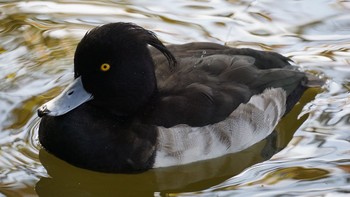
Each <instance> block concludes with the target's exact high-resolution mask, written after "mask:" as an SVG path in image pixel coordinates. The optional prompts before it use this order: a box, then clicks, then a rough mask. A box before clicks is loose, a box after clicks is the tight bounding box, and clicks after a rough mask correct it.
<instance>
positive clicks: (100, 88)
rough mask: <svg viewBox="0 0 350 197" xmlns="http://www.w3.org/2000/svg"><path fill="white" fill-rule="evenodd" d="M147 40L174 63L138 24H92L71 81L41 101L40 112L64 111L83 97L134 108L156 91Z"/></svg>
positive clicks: (119, 110) (119, 109)
mask: <svg viewBox="0 0 350 197" xmlns="http://www.w3.org/2000/svg"><path fill="white" fill-rule="evenodd" d="M148 45H151V46H153V47H155V48H157V49H158V50H160V51H161V52H162V53H163V54H164V55H165V57H166V58H167V59H168V61H169V64H170V65H171V66H174V65H175V63H176V60H175V58H174V56H173V55H172V54H171V53H170V52H169V51H168V49H167V48H166V47H165V46H164V45H163V44H162V43H161V41H159V40H158V38H157V37H156V36H155V34H154V33H153V32H151V31H148V30H145V29H144V28H142V27H140V26H137V25H135V24H132V23H110V24H107V25H103V26H100V27H96V28H94V29H92V30H91V31H89V32H88V33H87V34H86V35H85V36H84V37H83V39H82V40H81V41H80V43H79V44H78V46H77V49H76V51H75V56H74V73H75V80H74V82H73V84H71V85H70V86H68V87H67V88H66V89H65V90H64V91H63V92H62V93H61V94H60V95H59V96H58V97H56V98H55V99H53V100H51V101H49V102H48V103H46V104H44V105H43V106H41V107H40V108H39V110H38V114H39V116H44V115H50V116H59V115H63V114H65V113H67V112H69V111H70V110H72V109H74V108H76V107H78V106H79V105H81V104H83V103H85V102H87V101H89V103H90V104H93V105H97V106H99V107H102V108H105V109H107V110H109V111H111V112H112V113H115V114H119V115H129V114H132V113H134V112H136V111H137V110H138V109H139V108H140V107H141V106H143V105H144V104H146V103H147V102H148V100H149V99H150V97H151V96H152V95H153V94H155V93H156V92H157V84H156V78H155V74H154V64H153V60H152V57H151V55H150V52H149V49H148Z"/></svg>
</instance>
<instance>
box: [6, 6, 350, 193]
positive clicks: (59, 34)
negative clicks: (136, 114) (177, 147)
mask: <svg viewBox="0 0 350 197" xmlns="http://www.w3.org/2000/svg"><path fill="white" fill-rule="evenodd" d="M349 10H350V2H349V1H334V0H333V1H332V0H321V1H292V0H289V1H288V0H283V1H272V0H262V1H244V0H237V1H224V0H216V1H210V0H203V1H197V0H191V1H184V0H180V1H179V0H164V1H140V0H124V1H118V2H117V1H108V0H104V1H83V0H77V1H65V0H56V1H2V3H0V24H1V25H0V196H1V194H2V195H5V196H36V195H38V194H39V195H41V196H55V195H56V196H87V195H90V196H101V195H106V196H107V195H113V194H121V195H122V196H133V195H136V196H154V195H158V196H159V195H160V196H166V195H180V196H181V195H184V196H186V195H189V196H193V195H198V196H213V195H218V196H220V195H223V196H225V195H228V196H230V195H237V196H253V195H260V196H273V195H283V194H288V195H294V196H300V195H321V194H324V193H329V194H334V195H340V194H342V193H348V192H350V184H349V182H350V181H349V180H350V157H349V155H350V154H349V153H350V144H349V143H350V131H349V130H350V123H349V118H350V115H349V114H350V100H349V98H350V97H349V88H350V85H349V84H350V67H349V66H350V14H349V13H350V11H349ZM116 21H128V22H135V23H137V24H139V25H141V26H143V27H145V28H147V29H150V30H153V31H155V32H156V33H157V35H158V36H159V38H160V39H161V40H163V41H164V42H165V43H184V42H191V41H210V42H216V43H222V44H227V45H230V46H234V47H251V48H255V49H262V50H274V51H278V52H281V53H283V54H285V55H287V56H289V57H291V58H292V59H293V60H294V61H295V62H296V63H297V65H298V66H299V67H300V68H301V69H304V70H310V72H312V73H315V74H317V75H319V76H321V77H324V78H327V79H329V80H328V82H327V84H326V86H325V89H324V90H323V92H322V93H320V94H318V95H317V96H316V99H315V100H313V98H314V96H315V95H316V94H317V93H319V92H318V91H319V90H311V91H309V92H307V93H306V94H305V95H304V100H303V101H302V102H301V104H300V105H298V106H297V107H296V108H295V109H294V111H293V112H292V113H291V114H290V115H289V116H287V117H285V118H284V120H283V121H282V122H281V123H280V124H279V125H278V127H277V128H276V132H275V133H274V134H273V135H271V136H270V138H269V139H268V140H266V141H263V142H261V143H259V144H257V145H255V146H253V147H252V148H250V149H247V150H245V151H243V152H241V153H237V154H233V155H230V156H227V157H222V158H218V159H214V160H210V161H206V162H199V163H194V164H190V165H186V166H180V167H173V168H165V169H156V170H151V171H148V172H146V173H143V174H137V175H111V174H101V173H95V172H90V171H86V170H82V169H77V168H75V167H72V166H70V165H67V164H66V163H64V162H62V161H60V160H58V159H57V158H55V157H53V156H51V155H50V154H48V153H46V152H45V151H43V150H41V148H40V145H39V143H38V139H37V127H38V122H39V119H38V118H37V117H36V114H35V111H36V108H37V107H38V106H39V105H40V104H42V103H43V102H45V101H47V100H49V99H50V98H52V97H54V96H55V95H57V94H58V93H59V92H60V90H61V89H62V88H63V87H65V85H66V84H67V83H68V82H69V81H70V80H71V78H72V64H73V55H74V50H75V46H76V44H77V43H78V41H79V40H80V38H81V37H82V36H83V35H84V34H85V32H86V31H87V30H89V29H91V28H92V27H94V26H97V25H101V24H104V23H109V22H116ZM311 100H313V101H311ZM298 116H299V119H298V118H297V117H298ZM295 131H296V133H294V132H295ZM272 145H273V146H272ZM286 146H287V147H286ZM284 147H286V148H284ZM281 149H283V150H282V151H280V152H278V153H277V154H274V153H275V151H278V150H281ZM39 150H40V152H39ZM272 155H273V156H272ZM271 156H272V158H270V157H271ZM268 158H270V159H268ZM266 159H268V160H267V161H265V162H262V161H264V160H266ZM237 161H238V162H237ZM259 162H260V163H259ZM242 171H243V172H242ZM113 196H115V195H113Z"/></svg>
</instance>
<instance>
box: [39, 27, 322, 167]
mask: <svg viewBox="0 0 350 197" xmlns="http://www.w3.org/2000/svg"><path fill="white" fill-rule="evenodd" d="M315 85H317V86H320V85H322V82H320V80H318V78H317V77H315V76H312V75H311V74H307V73H306V72H303V71H300V70H298V69H297V68H296V66H294V65H292V60H291V59H290V58H287V57H285V56H283V55H281V54H279V53H276V52H269V51H259V50H254V49H249V48H232V47H229V46H225V45H221V44H217V43H210V42H191V43H185V44H170V45H164V44H163V43H162V42H161V41H160V40H159V39H158V38H157V36H156V34H155V33H154V32H152V31H150V30H147V29H145V28H143V27H141V26H138V25H136V24H134V23H127V22H116V23H108V24H104V25H102V26H98V27H95V28H93V29H92V30H90V31H88V32H87V33H86V34H85V36H84V37H83V38H82V39H81V41H80V42H79V43H78V45H77V48H76V51H75V54H74V80H73V81H72V83H71V84H70V85H68V86H67V87H66V89H64V90H63V91H62V92H61V93H60V94H59V95H58V96H57V97H55V98H54V99H52V100H50V101H48V102H47V103H45V104H43V105H42V106H40V107H39V108H38V111H37V112H38V116H39V117H41V120H40V125H39V131H38V135H39V142H40V144H41V145H42V147H43V148H44V149H45V150H46V151H48V152H49V153H50V154H53V155H55V156H56V157H58V158H60V159H62V160H64V161H66V162H68V163H70V164H72V165H74V166H77V167H80V168H84V169H88V170H93V171H100V172H107V173H138V172H144V171H147V170H149V169H153V168H161V167H169V166H176V165H184V164H188V163H192V162H199V161H203V160H208V159H213V158H216V157H220V156H224V155H227V154H230V153H235V152H238V151H242V150H244V149H246V148H248V147H250V146H252V145H254V144H255V143H257V142H259V141H261V140H263V139H264V138H266V137H267V136H268V135H269V134H271V132H272V131H273V130H274V128H275V126H276V125H277V123H278V122H279V120H280V119H281V118H282V117H283V116H284V115H285V114H287V113H288V112H289V111H290V110H291V109H292V108H293V106H294V105H295V104H296V103H297V102H298V100H299V99H300V97H301V95H302V94H303V93H304V92H305V91H306V90H307V89H308V88H310V87H314V86H315ZM237 162H239V161H237Z"/></svg>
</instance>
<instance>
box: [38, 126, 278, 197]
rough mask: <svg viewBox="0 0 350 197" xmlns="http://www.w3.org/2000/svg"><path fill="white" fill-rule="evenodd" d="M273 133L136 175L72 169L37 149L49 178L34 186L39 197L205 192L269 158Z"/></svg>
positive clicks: (274, 137)
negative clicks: (219, 153) (235, 148)
mask: <svg viewBox="0 0 350 197" xmlns="http://www.w3.org/2000/svg"><path fill="white" fill-rule="evenodd" d="M275 141H276V135H275V132H274V133H273V134H272V135H270V136H269V137H268V139H266V140H264V141H262V142H260V143H258V144H256V145H254V146H252V147H251V148H249V149H247V150H245V151H242V152H239V153H235V154H231V155H227V156H225V157H220V158H216V159H212V160H208V161H202V162H196V163H192V164H188V165H182V166H175V167H168V168H159V169H153V170H149V171H147V172H144V173H140V174H106V173H98V172H93V171H88V170H84V169H80V168H77V167H74V166H72V165H70V164H68V163H66V162H64V161H62V160H60V159H58V158H56V157H55V156H53V155H51V154H49V153H47V152H46V151H45V150H44V149H42V150H40V155H39V156H40V161H41V162H42V164H43V165H44V167H45V168H46V170H47V172H48V174H49V176H50V177H43V178H41V180H40V181H39V182H38V183H37V185H36V191H37V193H38V194H39V195H40V196H153V195H154V192H188V191H197V190H202V189H206V188H208V187H211V186H213V185H216V184H219V183H221V182H223V181H224V180H226V179H228V178H230V177H232V176H234V175H236V174H238V173H240V172H241V171H242V170H243V169H245V168H247V167H248V166H251V165H253V164H255V163H258V162H261V161H264V160H266V159H268V158H270V157H271V156H272V155H273V154H274V153H275V151H276V148H275V147H273V146H271V144H276V143H275Z"/></svg>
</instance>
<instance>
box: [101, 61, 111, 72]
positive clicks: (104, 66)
mask: <svg viewBox="0 0 350 197" xmlns="http://www.w3.org/2000/svg"><path fill="white" fill-rule="evenodd" d="M110 68H111V65H109V64H107V63H104V64H102V65H101V67H100V69H101V71H103V72H106V71H108V70H109V69H110Z"/></svg>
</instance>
